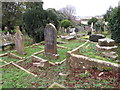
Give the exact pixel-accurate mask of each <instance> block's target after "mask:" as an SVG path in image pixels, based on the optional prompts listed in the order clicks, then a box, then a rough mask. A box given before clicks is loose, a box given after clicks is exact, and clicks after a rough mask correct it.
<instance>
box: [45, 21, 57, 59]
mask: <svg viewBox="0 0 120 90" xmlns="http://www.w3.org/2000/svg"><path fill="white" fill-rule="evenodd" d="M44 38H45V55H46V56H49V57H54V56H55V57H57V56H58V55H57V30H56V28H55V26H54V25H53V24H51V23H50V24H47V25H46V27H45V31H44Z"/></svg>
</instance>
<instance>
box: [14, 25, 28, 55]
mask: <svg viewBox="0 0 120 90" xmlns="http://www.w3.org/2000/svg"><path fill="white" fill-rule="evenodd" d="M15 47H16V52H17V53H19V54H22V55H25V54H26V52H25V50H24V39H23V34H22V33H21V31H20V30H19V26H17V27H16V33H15Z"/></svg>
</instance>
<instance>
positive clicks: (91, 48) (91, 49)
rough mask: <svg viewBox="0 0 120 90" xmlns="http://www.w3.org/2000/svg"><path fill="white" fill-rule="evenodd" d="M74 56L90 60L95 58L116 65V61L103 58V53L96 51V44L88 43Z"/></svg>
mask: <svg viewBox="0 0 120 90" xmlns="http://www.w3.org/2000/svg"><path fill="white" fill-rule="evenodd" d="M75 54H78V55H83V56H87V57H90V58H96V59H99V60H103V61H109V62H113V63H118V62H117V59H113V58H108V57H105V55H103V51H100V50H98V49H97V48H96V43H94V42H89V43H88V44H86V45H84V46H83V47H81V48H80V49H79V52H77V53H75Z"/></svg>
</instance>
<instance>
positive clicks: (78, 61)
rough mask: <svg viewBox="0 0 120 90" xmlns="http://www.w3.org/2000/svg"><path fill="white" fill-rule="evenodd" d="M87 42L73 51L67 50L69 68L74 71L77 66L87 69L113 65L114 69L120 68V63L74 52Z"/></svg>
mask: <svg viewBox="0 0 120 90" xmlns="http://www.w3.org/2000/svg"><path fill="white" fill-rule="evenodd" d="M86 43H87V42H86ZM86 43H84V44H83V45H81V46H79V47H78V48H76V49H74V50H72V51H68V52H67V58H66V66H67V68H68V69H70V70H71V71H74V70H75V69H77V68H79V69H87V68H92V67H98V68H101V69H102V68H103V67H111V68H112V69H113V70H118V68H119V69H120V64H115V63H111V62H108V61H102V60H98V59H94V58H89V57H86V56H82V55H77V54H74V52H77V51H78V50H79V49H80V48H81V47H82V46H84V45H85V44H86Z"/></svg>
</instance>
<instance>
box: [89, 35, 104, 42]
mask: <svg viewBox="0 0 120 90" xmlns="http://www.w3.org/2000/svg"><path fill="white" fill-rule="evenodd" d="M102 38H105V36H104V35H102V34H91V35H90V37H89V40H90V41H93V42H98V40H99V39H102Z"/></svg>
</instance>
